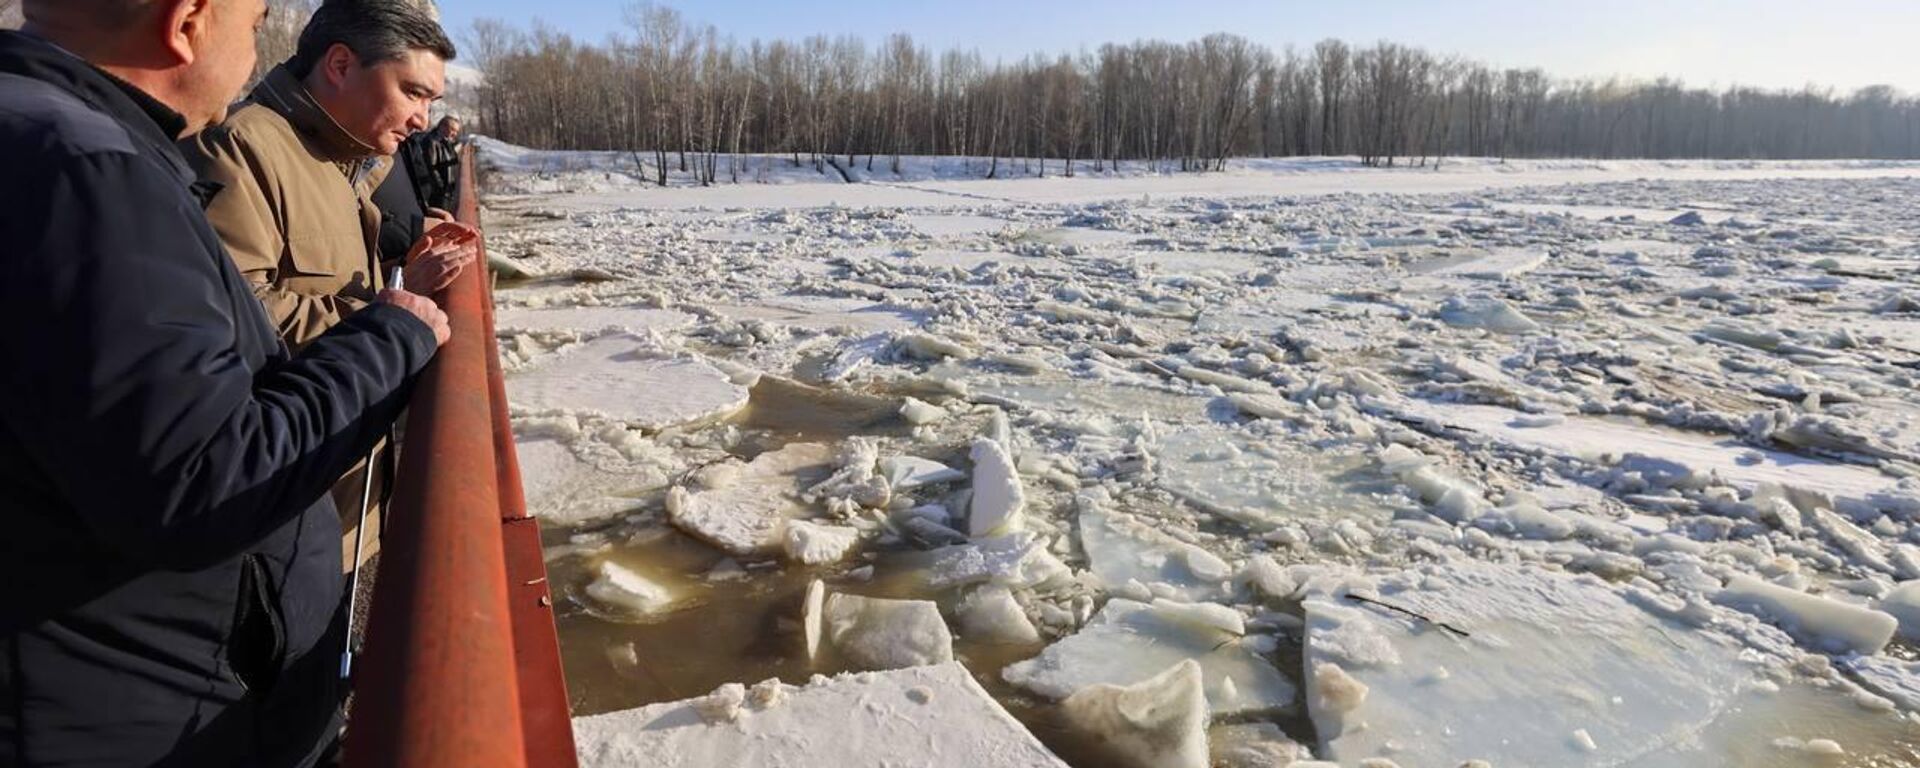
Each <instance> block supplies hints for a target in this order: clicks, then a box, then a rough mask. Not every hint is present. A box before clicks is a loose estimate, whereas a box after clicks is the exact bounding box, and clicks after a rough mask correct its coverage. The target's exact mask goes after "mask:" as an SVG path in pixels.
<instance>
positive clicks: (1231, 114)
mask: <svg viewBox="0 0 1920 768" xmlns="http://www.w3.org/2000/svg"><path fill="white" fill-rule="evenodd" d="M19 2H20V0H0V24H3V23H4V22H5V20H6V19H7V18H8V17H9V16H10V15H11V16H12V17H14V18H15V19H17V17H18V6H19ZM315 4H316V2H315V0H271V5H272V6H273V7H274V12H273V14H272V15H271V16H270V19H269V23H268V25H267V27H266V29H265V30H263V32H262V37H261V40H260V44H261V47H260V62H261V63H260V70H261V71H262V72H264V70H265V69H266V68H268V67H271V66H272V65H274V64H277V63H279V62H281V61H284V60H285V59H286V58H287V57H288V56H290V55H291V54H292V51H293V47H294V42H295V41H296V40H297V39H298V35H299V31H300V29H301V27H303V26H304V24H305V21H306V17H307V15H308V14H309V13H310V12H311V10H312V8H313V7H314V5H315ZM16 24H17V21H16ZM465 38H466V39H465V40H464V41H463V42H464V43H465V44H464V46H463V51H462V54H463V59H465V60H467V61H469V62H470V63H472V64H474V65H476V66H478V67H479V68H480V69H481V70H482V71H483V72H484V73H485V74H486V83H485V85H483V86H482V87H481V88H480V89H479V90H478V93H477V100H476V103H475V104H473V105H472V108H473V109H474V110H475V112H476V113H477V114H474V115H472V116H471V117H472V118H474V119H475V122H478V123H479V124H480V125H479V127H480V129H481V130H484V131H486V132H487V133H490V134H492V135H494V136H496V137H499V138H501V139H503V140H506V141H510V142H514V143H518V144H524V145H528V146H534V147H543V148H551V149H609V150H622V151H630V152H633V153H634V156H635V158H636V165H637V166H645V165H651V169H650V172H652V173H654V174H657V176H656V178H657V180H659V181H660V182H661V183H665V181H666V176H667V173H668V170H669V168H670V167H677V168H678V169H679V171H680V172H682V173H691V174H693V175H694V176H695V177H696V178H698V179H700V180H702V181H703V182H707V183H711V182H713V181H716V180H718V179H720V178H721V177H722V175H723V174H724V175H725V176H726V177H727V178H729V179H733V180H737V179H738V178H739V176H740V175H741V174H742V173H743V172H745V170H746V169H745V164H744V161H743V160H742V159H741V155H743V154H746V153H754V154H776V155H782V156H786V157H788V158H789V159H790V162H792V163H794V164H796V165H799V164H812V165H813V166H814V167H815V168H817V169H820V170H821V171H823V172H824V171H826V169H827V168H828V167H829V166H832V167H835V168H839V169H841V170H842V172H843V173H844V172H845V171H846V170H847V169H850V168H852V167H853V166H854V165H855V164H857V163H864V165H865V168H866V169H867V170H869V171H872V170H875V169H876V168H879V167H883V164H884V167H886V168H887V169H889V170H894V171H897V170H899V163H900V158H901V157H902V156H906V155H950V156H962V157H970V158H978V162H977V165H978V172H979V173H981V174H982V175H985V176H988V177H992V176H996V175H999V174H1000V173H1001V172H1002V169H1003V167H1004V164H1005V163H1007V162H1010V161H1015V160H1014V159H1016V158H1017V159H1018V160H1017V162H1021V163H1023V164H1025V165H1026V166H1027V167H1028V168H1029V169H1031V167H1032V164H1034V163H1038V165H1039V172H1040V173H1041V174H1043V175H1044V174H1045V173H1047V172H1048V171H1049V166H1048V163H1049V162H1053V163H1055V165H1054V166H1053V168H1055V169H1057V172H1059V173H1064V174H1067V175H1072V174H1073V173H1074V171H1075V169H1076V167H1084V166H1086V165H1089V164H1090V165H1092V166H1093V168H1094V169H1095V170H1104V169H1106V168H1108V167H1109V166H1110V165H1111V164H1113V163H1116V162H1119V161H1122V160H1132V161H1146V162H1148V163H1150V164H1152V165H1153V166H1154V167H1156V168H1164V169H1179V170H1210V169H1218V168H1221V167H1224V165H1225V164H1226V162H1227V159H1228V158H1231V157H1244V156H1264V157H1277V156H1294V155H1358V156H1360V158H1361V159H1362V160H1363V161H1365V162H1367V163H1370V164H1376V165H1396V164H1408V165H1415V166H1426V165H1434V164H1437V163H1439V162H1440V159H1441V158H1444V157H1448V156H1463V155H1464V156H1475V157H1498V158H1503V159H1504V158H1509V157H1591V158H1627V157H1636V158H1735V159H1746V158H1838V157H1857V158H1915V157H1920V99H1916V98H1915V97H1913V96H1910V95H1907V94H1903V93H1900V92H1898V91H1895V90H1894V89H1892V88H1889V87H1886V86H1873V87H1869V88H1862V89H1859V90H1857V91H1853V92H1851V93H1840V92H1837V91H1835V90H1833V89H1827V88H1818V87H1812V86H1809V87H1806V88H1802V89H1798V90H1790V91H1788V90H1766V89H1758V88H1741V87H1735V88H1727V89H1724V90H1707V89H1700V88H1688V87H1686V86H1685V85H1683V84H1682V83H1680V82H1679V81H1676V80H1671V79H1664V78H1663V79H1659V80H1655V81H1652V82H1635V81H1625V80H1566V79H1556V78H1553V77H1550V76H1549V75H1548V74H1547V73H1545V72H1543V71H1541V70H1538V69H1507V70H1498V69H1494V68H1491V67H1488V66H1486V65H1484V64H1481V63H1479V62H1474V61H1471V60H1466V59H1462V58H1459V57H1451V56H1439V55H1435V54H1433V53H1430V52H1428V51H1424V50H1421V49H1419V48H1412V47H1408V46H1402V45H1396V44H1393V43H1386V42H1383V43H1379V44H1376V45H1372V46H1368V47H1356V46H1352V45H1349V44H1347V43H1343V42H1340V41H1337V40H1328V41H1323V42H1321V43H1319V44H1317V45H1315V46H1313V47H1312V48H1310V49H1304V50H1302V49H1295V48H1292V47H1288V48H1286V49H1283V50H1280V51H1277V52H1276V51H1273V50H1271V49H1268V48H1266V47H1263V46H1260V45H1257V44H1254V43H1251V42H1249V41H1247V40H1245V39H1243V38H1240V37H1237V36H1233V35H1227V34H1216V35H1211V36H1208V37H1206V38H1204V39H1201V40H1198V41H1194V42H1190V43H1184V44H1180V43H1167V42H1157V41H1147V42H1136V43H1130V44H1110V45H1104V46H1101V47H1100V48H1099V49H1098V50H1096V51H1091V52H1081V53H1079V54H1077V55H1070V56H1069V55H1061V56H1052V57H1048V56H1041V55H1035V56H1031V57H1028V58H1026V59H1023V60H1020V61H1016V62H1013V63H1011V64H1005V63H1000V62H991V63H990V62H988V61H987V60H985V59H983V58H982V57H981V56H980V55H979V54H978V53H975V52H969V51H960V50H948V51H940V52H935V51H931V50H929V49H928V48H926V47H924V46H921V45H919V44H917V43H915V42H914V41H913V40H912V38H910V37H908V36H906V35H893V36H891V37H888V38H887V39H886V40H885V41H883V42H882V43H881V44H880V45H879V46H877V47H869V46H867V45H866V44H864V43H863V42H862V41H861V40H859V39H858V38H853V37H826V36H814V37H809V38H806V39H804V40H800V41H785V40H775V41H771V42H763V41H759V40H754V41H750V42H748V43H745V44H741V43H739V42H736V41H735V40H733V39H731V38H728V37H725V36H723V35H721V34H720V33H719V31H718V30H715V29H713V28H712V27H699V26H695V25H692V24H689V23H687V22H686V21H685V20H684V19H682V18H681V17H680V15H679V14H678V13H676V12H675V11H673V10H671V9H669V8H666V7H662V6H655V5H650V4H642V5H636V6H634V7H632V8H630V9H629V12H628V14H627V29H626V30H624V33H623V34H619V35H615V36H612V37H610V38H609V39H607V40H606V41H604V42H602V43H598V44H591V43H586V42H582V41H579V40H577V39H575V38H573V37H570V36H568V35H565V34H562V33H558V32H555V31H553V30H551V29H547V28H544V27H540V26H535V28H533V29H532V30H530V31H523V30H520V29H516V28H513V27H510V26H508V25H506V24H503V23H500V22H497V21H481V22H479V23H476V24H475V25H474V26H473V28H472V29H471V30H470V31H469V32H468V33H467V34H466V35H465ZM643 153H644V154H645V155H646V156H647V158H648V159H649V160H650V161H651V162H650V163H639V162H638V160H639V159H640V157H641V156H642V154H643Z"/></svg>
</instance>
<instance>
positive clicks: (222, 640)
mask: <svg viewBox="0 0 1920 768" xmlns="http://www.w3.org/2000/svg"><path fill="white" fill-rule="evenodd" d="M25 8H26V15H27V21H28V26H27V30H26V31H25V32H24V33H12V32H4V33H0V168H5V169H6V174H7V181H6V183H5V184H0V211H4V215H0V269H4V272H5V274H6V279H5V280H4V281H0V361H4V364H0V403H4V405H3V406H0V521H3V522H4V525H5V526H6V534H5V535H4V536H0V583H4V584H6V585H8V588H7V590H6V592H5V593H4V597H0V766H15V765H22V766H81V765H84V766H109V765H116V766H117V765H156V766H243V765H244V766H306V765H312V764H314V763H315V762H316V761H318V760H319V759H321V758H322V757H323V756H324V754H325V753H326V751H327V750H328V749H329V748H330V745H331V744H332V743H333V742H334V741H335V740H336V738H337V733H338V723H339V715H338V711H339V710H338V703H339V691H338V681H337V676H338V664H339V658H340V652H341V650H342V645H343V630H344V626H345V624H344V621H343V619H344V615H343V614H344V610H343V600H342V591H343V585H342V579H341V574H340V557H341V556H340V523H339V517H338V516H337V515H336V514H335V513H334V510H333V508H332V503H331V501H330V500H329V498H328V496H327V489H328V488H329V487H330V486H331V485H332V484H333V482H334V480H336V479H337V478H339V476H340V475H341V473H342V472H344V471H345V470H346V469H347V468H348V467H350V466H352V465H353V463H354V462H355V461H356V460H357V459H358V458H359V457H360V456H362V455H364V454H365V452H366V451H367V449H368V448H369V447H370V446H372V445H373V443H374V441H375V440H376V439H378V438H379V437H380V436H381V435H382V434H384V433H385V431H386V429H387V428H388V426H389V425H390V424H391V422H392V421H393V419H394V418H395V416H396V414H398V413H399V411H400V409H401V408H402V406H403V405H404V403H405V399H406V395H407V392H408V389H409V386H410V382H411V380H412V379H413V377H414V375H415V374H417V373H418V372H419V370H420V369H421V368H422V367H423V366H425V365H426V363H427V361H428V360H429V359H430V358H431V357H432V355H433V353H434V350H435V349H436V348H437V347H438V345H439V344H440V343H444V341H445V340H446V336H447V327H446V316H445V315H444V314H442V313H441V312H440V311H439V310H438V309H437V308H436V307H434V306H433V305H432V303H431V302H429V301H427V300H425V299H423V298H421V297H418V296H414V295H412V294H408V293H404V292H399V291H388V292H385V293H383V294H381V295H380V296H379V297H378V299H377V300H376V303H374V304H373V305H372V306H370V307H368V308H367V309H365V310H363V311H361V312H358V313H356V314H354V316H353V317H351V318H349V319H348V320H347V321H346V322H343V323H341V324H340V325H339V326H338V327H337V328H334V329H333V330H332V331H330V332H329V333H327V334H325V335H323V336H321V337H320V338H318V339H316V340H315V341H314V342H313V343H312V344H310V345H308V346H307V347H306V348H305V349H304V350H303V351H302V352H301V353H300V355H299V356H297V357H290V356H289V355H288V353H287V351H286V348H285V347H284V346H283V345H282V344H281V343H280V341H279V340H278V338H277V336H276V334H275V331H274V328H273V326H272V325H271V324H270V323H269V322H268V321H267V318H266V314H265V312H264V311H263V310H262V308H261V305H260V302H259V300H258V299H256V298H255V297H254V296H253V293H252V292H251V290H250V289H249V287H248V285H247V283H246V281H245V280H244V279H242V277H241V276H240V274H239V273H238V272H237V271H236V270H235V268H234V266H233V263H232V261H231V260H230V259H229V258H228V257H227V255H226V253H225V252H224V251H223V250H222V247H221V245H220V240H219V238H218V237H216V236H215V234H214V232H213V230H212V228H211V227H209V226H208V224H207V222H206V219H205V217H204V215H203V213H202V208H203V206H204V205H205V204H206V202H207V201H208V200H209V199H211V198H212V196H214V195H218V194H219V190H217V189H214V188H211V187H210V186H208V185H205V184H199V183H196V181H195V179H194V178H193V176H192V175H191V174H190V172H189V171H188V166H187V164H186V161H185V160H184V159H183V158H182V157H181V156H180V154H179V153H178V151H177V150H176V149H175V148H174V142H175V141H176V140H177V139H179V138H180V137H181V136H183V135H186V134H190V133H192V132H194V131H197V130H199V129H201V128H203V127H205V126H206V125H207V124H209V123H210V122H213V121H216V120H218V119H219V118H220V116H221V114H222V113H223V112H224V110H225V105H226V104H227V103H228V102H229V101H231V100H232V99H233V97H234V96H235V95H237V94H238V92H239V89H240V86H241V85H243V84H244V82H245V80H246V78H247V75H248V73H249V71H250V70H251V69H252V66H253V59H254V45H253V39H254V35H253V33H254V30H255V28H256V27H257V25H258V24H259V23H260V21H261V20H262V19H263V18H264V16H265V11H266V9H265V6H264V2H263V0H219V1H217V2H206V0H27V2H26V5H25Z"/></svg>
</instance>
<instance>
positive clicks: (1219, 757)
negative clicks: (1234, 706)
mask: <svg viewBox="0 0 1920 768" xmlns="http://www.w3.org/2000/svg"><path fill="white" fill-rule="evenodd" d="M1207 743H1208V746H1209V747H1210V748H1211V751H1212V752H1213V762H1214V765H1216V766H1219V768H1279V767H1281V766H1291V765H1294V764H1295V761H1297V760H1300V759H1301V758H1303V757H1310V756H1311V753H1309V752H1308V751H1307V749H1306V748H1305V747H1302V746H1300V744H1299V742H1296V741H1294V740H1293V739H1292V738H1289V737H1288V736H1287V733H1286V731H1282V730H1280V726H1278V725H1274V724H1273V723H1236V724H1234V725H1216V726H1214V727H1213V729H1212V730H1211V731H1210V732H1209V733H1208V734H1207Z"/></svg>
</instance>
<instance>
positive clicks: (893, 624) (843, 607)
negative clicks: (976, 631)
mask: <svg viewBox="0 0 1920 768" xmlns="http://www.w3.org/2000/svg"><path fill="white" fill-rule="evenodd" d="M824 619H825V621H824V623H825V625H826V638H827V642H828V644H829V645H831V646H832V648H833V650H834V652H835V653H838V654H839V655H840V656H841V658H843V659H846V660H847V662H848V663H849V664H851V665H853V666H854V667H855V668H858V669H866V670H874V669H900V668H903V667H918V666H925V665H929V664H941V663H945V662H949V661H952V660H953V635H952V633H950V632H948V631H947V622H946V620H945V619H942V618H940V607H939V606H937V605H934V604H933V603H932V602H931V601H927V600H886V599H882V598H877V597H861V596H859V595H846V594H839V593H835V594H831V595H828V596H827V602H826V612H825V615H824Z"/></svg>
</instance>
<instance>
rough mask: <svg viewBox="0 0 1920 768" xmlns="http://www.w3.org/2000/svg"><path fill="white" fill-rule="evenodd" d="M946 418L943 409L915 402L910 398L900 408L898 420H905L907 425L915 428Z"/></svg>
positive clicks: (945, 412) (945, 411)
mask: <svg viewBox="0 0 1920 768" xmlns="http://www.w3.org/2000/svg"><path fill="white" fill-rule="evenodd" d="M946 417H947V410H946V409H945V408H941V407H940V406H937V405H933V404H931V403H927V402H924V401H920V400H915V399H913V398H911V397H909V398H907V400H906V403H904V404H903V405H901V406H900V418H903V419H906V420H907V423H908V424H912V425H915V426H921V425H926V424H933V423H935V422H938V421H940V420H941V419H944V418H946Z"/></svg>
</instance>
